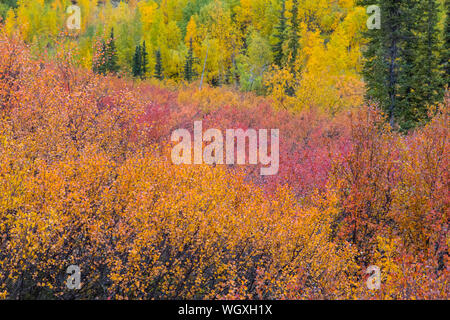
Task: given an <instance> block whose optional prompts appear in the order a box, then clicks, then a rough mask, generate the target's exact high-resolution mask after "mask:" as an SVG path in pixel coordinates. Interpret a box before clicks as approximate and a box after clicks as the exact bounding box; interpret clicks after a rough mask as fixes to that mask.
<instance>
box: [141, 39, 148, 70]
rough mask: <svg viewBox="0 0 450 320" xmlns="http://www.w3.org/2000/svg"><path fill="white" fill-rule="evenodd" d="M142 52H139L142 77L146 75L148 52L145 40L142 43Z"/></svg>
mask: <svg viewBox="0 0 450 320" xmlns="http://www.w3.org/2000/svg"><path fill="white" fill-rule="evenodd" d="M141 49H142V53H141V77H142V78H143V79H145V78H146V76H147V65H148V58H147V57H148V53H147V47H146V45H145V41H144V42H143V43H142V47H141Z"/></svg>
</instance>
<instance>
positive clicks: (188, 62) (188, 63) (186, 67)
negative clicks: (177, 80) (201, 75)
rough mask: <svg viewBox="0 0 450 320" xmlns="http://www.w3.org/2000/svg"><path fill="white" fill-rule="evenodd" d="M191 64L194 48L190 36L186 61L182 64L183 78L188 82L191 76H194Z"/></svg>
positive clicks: (192, 62) (192, 63)
mask: <svg viewBox="0 0 450 320" xmlns="http://www.w3.org/2000/svg"><path fill="white" fill-rule="evenodd" d="M193 65H194V50H193V48H192V38H190V39H189V49H188V53H187V56H186V62H185V64H184V79H185V80H186V81H188V82H191V81H192V78H193V77H194V72H193Z"/></svg>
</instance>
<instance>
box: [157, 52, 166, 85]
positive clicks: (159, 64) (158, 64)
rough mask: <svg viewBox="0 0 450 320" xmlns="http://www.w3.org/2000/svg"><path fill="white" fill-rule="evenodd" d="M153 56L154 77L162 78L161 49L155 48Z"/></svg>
mask: <svg viewBox="0 0 450 320" xmlns="http://www.w3.org/2000/svg"><path fill="white" fill-rule="evenodd" d="M155 58H156V62H155V78H156V79H159V80H162V79H163V78H164V75H163V66H162V60H161V51H160V50H156V53H155Z"/></svg>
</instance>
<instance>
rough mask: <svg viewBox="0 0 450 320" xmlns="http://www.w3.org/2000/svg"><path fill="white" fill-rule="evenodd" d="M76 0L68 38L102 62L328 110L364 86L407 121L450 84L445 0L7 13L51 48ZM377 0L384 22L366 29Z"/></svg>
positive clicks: (7, 4) (8, 8) (49, 2)
mask: <svg viewBox="0 0 450 320" xmlns="http://www.w3.org/2000/svg"><path fill="white" fill-rule="evenodd" d="M71 3H76V4H77V5H78V6H80V8H81V16H82V22H81V30H80V31H79V32H71V33H70V36H71V37H66V38H64V39H65V40H67V41H71V42H72V43H74V44H75V45H76V47H77V48H78V56H77V58H78V60H79V63H80V64H81V65H83V66H85V67H88V68H93V70H94V71H96V72H98V73H103V74H105V73H108V72H113V73H119V74H120V75H129V76H134V77H136V78H140V79H145V78H157V79H159V80H162V79H164V80H165V82H166V83H169V84H170V83H171V82H174V83H178V82H181V81H187V82H192V81H200V79H202V82H204V83H208V84H209V85H212V86H222V85H233V86H234V87H239V88H240V89H241V90H243V91H255V92H257V93H258V94H266V95H270V96H271V97H272V99H273V101H274V104H275V105H276V106H277V107H280V108H285V109H289V110H296V111H299V110H301V109H305V108H315V109H319V110H321V111H324V112H327V113H330V114H336V113H337V112H338V111H340V110H342V109H348V108H351V107H353V106H357V105H361V104H362V103H363V102H364V95H365V96H366V98H369V99H371V100H373V101H375V102H377V103H379V104H380V106H381V107H382V109H383V110H384V111H385V112H386V113H387V114H388V116H389V119H390V121H391V124H392V125H394V124H399V125H400V127H401V128H402V129H410V128H412V127H414V126H416V125H417V124H418V123H422V122H424V121H427V120H428V118H429V115H428V108H427V107H428V105H432V104H435V103H437V102H442V99H443V95H444V88H445V85H446V84H448V58H449V57H448V52H449V48H448V34H449V32H448V1H447V0H411V1H397V0H380V1H377V0H335V1H329V0H317V1H311V0H193V1H188V0H170V1H169V0H141V1H138V0H129V1H109V0H105V1H98V0H78V1H68V0H27V1H23V0H18V1H15V0H7V1H3V3H2V4H1V5H0V14H1V15H2V16H3V17H4V20H5V24H6V30H7V31H8V32H10V33H13V32H15V31H17V32H19V33H20V35H21V37H22V38H23V39H24V40H25V41H27V42H28V43H31V44H33V47H34V48H35V49H36V51H37V52H44V51H48V52H50V53H51V52H52V50H53V49H54V44H55V42H54V38H55V37H58V36H61V31H63V30H65V21H66V19H67V17H68V14H67V13H66V12H65V10H66V8H67V7H68V6H69V5H70V4H71ZM370 4H378V5H379V6H380V7H381V17H382V23H381V30H370V31H367V28H366V20H367V15H366V12H365V11H366V10H365V8H366V7H367V6H368V5H370ZM111 35H113V37H111ZM144 43H145V49H144V48H143V46H144ZM111 46H112V47H114V50H111V48H108V47H111ZM142 57H144V58H145V59H142ZM108 64H109V65H108ZM362 75H364V80H365V84H366V86H365V87H366V89H367V90H364V83H363V81H362V79H363V77H362Z"/></svg>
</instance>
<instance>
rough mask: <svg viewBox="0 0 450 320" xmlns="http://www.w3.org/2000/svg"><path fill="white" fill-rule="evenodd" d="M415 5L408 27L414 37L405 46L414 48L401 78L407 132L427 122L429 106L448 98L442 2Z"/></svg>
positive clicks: (417, 0) (415, 0)
mask: <svg viewBox="0 0 450 320" xmlns="http://www.w3.org/2000/svg"><path fill="white" fill-rule="evenodd" d="M411 2H412V3H411ZM411 2H410V6H409V8H412V9H411V10H410V11H409V12H410V15H409V17H410V18H412V19H411V21H412V22H413V23H410V25H408V26H405V28H408V30H412V31H410V32H412V33H413V35H412V36H411V37H408V38H406V39H405V40H406V41H405V42H404V45H403V46H404V47H405V48H410V49H409V52H408V54H404V55H402V56H401V57H400V58H401V68H402V69H401V75H403V77H401V78H400V80H401V81H400V88H401V89H402V90H401V91H400V96H399V102H400V103H399V106H400V112H399V115H398V118H399V119H398V122H399V124H400V126H401V128H402V129H404V130H408V129H411V128H413V127H415V126H416V125H417V124H420V123H423V122H424V121H426V120H427V119H428V109H427V106H431V105H435V104H436V103H438V102H439V101H442V98H443V96H444V78H443V68H442V67H443V66H442V64H441V61H442V58H441V54H442V43H441V41H440V30H439V27H438V22H439V3H438V2H437V0H411ZM411 4H413V5H411ZM405 53H406V52H405Z"/></svg>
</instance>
